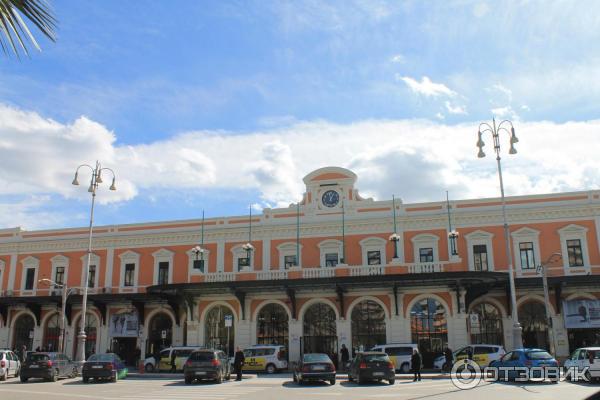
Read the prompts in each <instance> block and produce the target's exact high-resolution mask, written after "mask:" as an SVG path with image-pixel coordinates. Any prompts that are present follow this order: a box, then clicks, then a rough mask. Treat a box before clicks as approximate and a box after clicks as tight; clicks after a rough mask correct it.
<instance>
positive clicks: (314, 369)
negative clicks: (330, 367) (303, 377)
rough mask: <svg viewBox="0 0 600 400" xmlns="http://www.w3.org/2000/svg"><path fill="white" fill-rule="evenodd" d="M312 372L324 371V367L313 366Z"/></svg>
mask: <svg viewBox="0 0 600 400" xmlns="http://www.w3.org/2000/svg"><path fill="white" fill-rule="evenodd" d="M312 369H313V371H325V367H324V366H322V365H315V366H314V367H312Z"/></svg>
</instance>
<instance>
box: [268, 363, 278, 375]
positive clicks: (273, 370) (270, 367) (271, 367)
mask: <svg viewBox="0 0 600 400" xmlns="http://www.w3.org/2000/svg"><path fill="white" fill-rule="evenodd" d="M275 372H277V368H276V367H275V365H273V364H269V365H267V374H274V373H275Z"/></svg>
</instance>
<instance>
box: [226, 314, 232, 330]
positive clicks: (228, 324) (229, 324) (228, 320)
mask: <svg viewBox="0 0 600 400" xmlns="http://www.w3.org/2000/svg"><path fill="white" fill-rule="evenodd" d="M232 326H233V315H226V316H225V327H226V328H231V327H232Z"/></svg>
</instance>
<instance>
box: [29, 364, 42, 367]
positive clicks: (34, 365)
mask: <svg viewBox="0 0 600 400" xmlns="http://www.w3.org/2000/svg"><path fill="white" fill-rule="evenodd" d="M39 367H40V366H39V365H36V364H33V365H30V366H29V368H39Z"/></svg>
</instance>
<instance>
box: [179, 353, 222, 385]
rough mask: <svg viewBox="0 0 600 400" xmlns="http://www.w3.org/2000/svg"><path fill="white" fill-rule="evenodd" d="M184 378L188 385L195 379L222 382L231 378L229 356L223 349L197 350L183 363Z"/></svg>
mask: <svg viewBox="0 0 600 400" xmlns="http://www.w3.org/2000/svg"><path fill="white" fill-rule="evenodd" d="M183 378H184V381H185V384H186V385H189V384H190V383H192V382H193V381H194V380H197V381H201V380H203V379H207V380H213V381H215V382H216V383H222V382H223V380H229V379H230V378H231V365H230V364H229V357H227V354H225V352H223V351H221V350H196V351H194V352H192V354H190V356H189V357H188V359H187V361H186V362H185V364H184V365H183Z"/></svg>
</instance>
